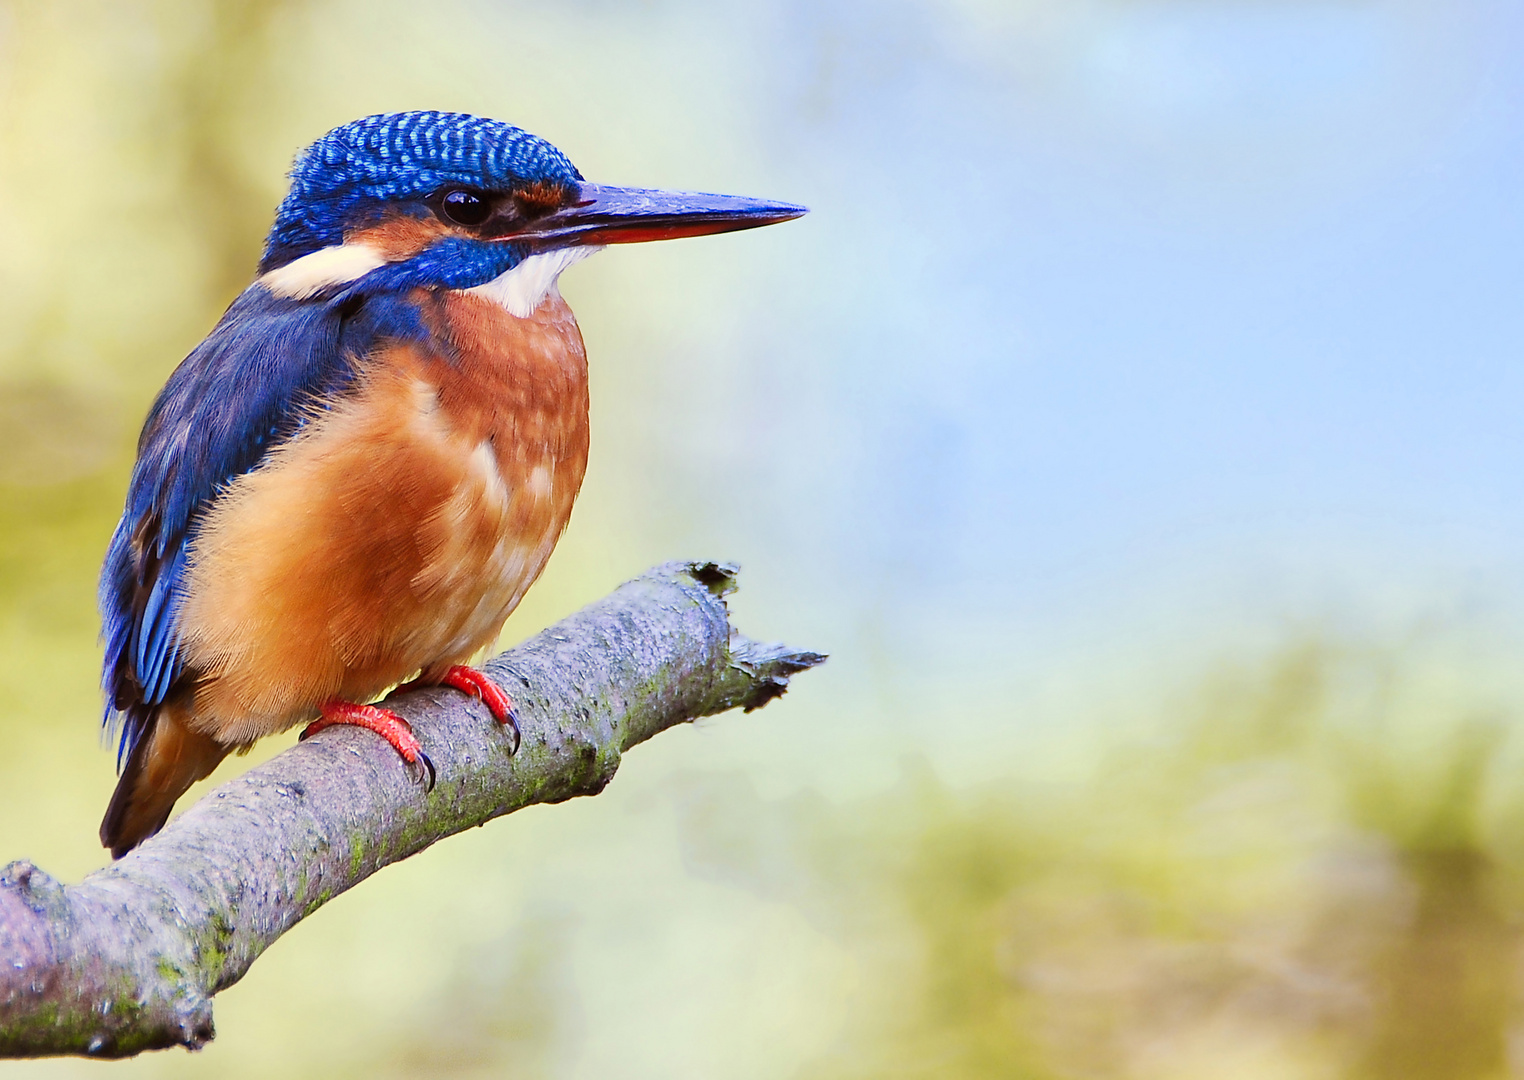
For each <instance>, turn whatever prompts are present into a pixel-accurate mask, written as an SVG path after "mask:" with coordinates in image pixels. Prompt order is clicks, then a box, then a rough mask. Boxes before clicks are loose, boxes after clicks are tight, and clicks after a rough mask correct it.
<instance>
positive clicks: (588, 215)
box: [100, 112, 805, 858]
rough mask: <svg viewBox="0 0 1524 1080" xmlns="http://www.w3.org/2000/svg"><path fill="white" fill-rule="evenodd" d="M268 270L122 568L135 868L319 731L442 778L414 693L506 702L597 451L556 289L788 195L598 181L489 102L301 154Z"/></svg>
mask: <svg viewBox="0 0 1524 1080" xmlns="http://www.w3.org/2000/svg"><path fill="white" fill-rule="evenodd" d="M290 180H291V186H290V189H289V191H288V193H287V194H286V196H285V198H284V199H283V200H282V202H281V203H280V205H279V207H278V208H277V210H276V213H275V223H274V225H273V227H272V228H271V230H270V234H269V238H268V240H267V241H266V244H265V248H264V255H263V257H262V258H261V260H260V262H259V266H258V270H257V274H256V276H255V278H254V281H253V283H252V284H250V285H249V286H248V288H246V289H245V290H244V291H243V292H242V293H241V294H240V295H239V296H238V297H237V298H236V299H234V300H233V302H232V304H231V305H230V306H229V307H228V309H227V311H226V313H225V314H224V315H223V316H222V318H221V320H220V321H219V322H218V323H217V324H216V326H215V327H213V329H212V331H211V333H210V334H208V335H207V337H206V339H205V340H204V341H202V342H201V344H200V345H198V346H197V347H196V348H195V349H194V350H192V351H191V353H190V355H189V356H187V357H186V358H185V360H184V361H182V362H181V364H180V365H179V367H177V368H176V369H175V371H174V372H173V373H172V374H171V375H170V377H169V380H168V382H167V383H166V384H165V385H164V388H163V389H162V390H161V391H160V392H159V395H158V397H157V399H156V400H155V401H154V403H153V406H152V408H151V409H150V410H149V413H148V418H147V420H146V421H145V423H144V425H143V430H142V434H141V436H140V437H139V439H138V450H137V461H136V464H135V465H134V467H133V470H132V475H131V479H130V481H129V483H128V489H127V497H126V507H125V509H124V511H123V513H122V517H121V521H120V523H119V524H118V525H117V527H116V531H115V533H114V534H113V535H112V538H111V542H110V545H109V547H108V549H107V552H106V558H105V563H104V566H103V567H102V570H101V582H100V607H101V614H102V624H103V627H102V639H103V642H104V645H105V658H104V670H103V675H102V682H103V686H104V689H105V694H106V699H107V703H106V716H105V722H106V727H107V730H108V732H113V733H115V734H116V736H117V738H118V749H117V763H118V768H119V771H120V778H119V780H118V783H117V786H116V790H115V793H114V794H113V795H112V798H111V802H110V804H109V806H108V808H107V810H106V816H105V819H104V820H103V821H102V823H101V830H100V836H101V842H102V843H103V844H104V845H105V846H106V847H108V848H110V849H111V853H112V856H113V857H115V858H120V857H121V856H122V855H124V854H126V853H127V852H128V851H129V850H131V849H132V848H133V847H134V846H136V845H137V844H139V843H141V842H142V841H143V840H144V839H146V838H147V837H149V836H152V835H153V834H154V833H156V832H158V830H159V829H160V828H162V827H163V825H164V822H165V821H166V820H167V819H168V817H169V813H170V811H171V810H172V809H173V807H174V804H175V801H176V800H177V799H178V798H179V797H180V796H181V795H182V794H184V793H185V791H186V790H187V789H188V788H189V787H190V786H191V784H193V783H195V782H196V781H197V780H200V779H202V778H204V777H206V776H207V775H209V774H210V773H211V771H212V770H213V769H214V768H216V766H217V765H218V763H219V762H221V761H222V759H223V758H224V757H226V756H227V755H228V754H229V753H231V752H233V751H235V750H246V749H248V748H249V747H250V746H251V745H253V743H254V742H255V740H257V739H260V738H262V737H264V736H266V735H273V734H275V733H277V732H281V731H285V730H287V729H289V728H292V727H294V726H296V725H298V724H307V725H308V726H307V727H306V729H305V730H304V732H303V737H304V738H305V737H306V736H307V735H310V734H313V733H314V732H316V731H318V730H321V729H322V728H324V727H327V726H330V725H334V724H354V725H359V726H362V727H365V728H368V729H370V730H371V731H374V732H375V733H376V734H378V735H380V736H381V737H382V738H384V739H385V740H386V741H387V742H389V743H390V744H391V745H392V746H393V747H394V748H395V749H396V751H397V753H398V754H399V755H400V757H401V759H402V761H403V762H405V763H406V768H407V769H408V770H409V771H410V773H412V774H413V776H414V778H415V779H416V780H418V781H419V782H424V783H427V784H428V785H429V786H432V783H433V777H434V767H433V765H432V763H431V762H430V761H429V759H428V758H427V757H426V756H425V755H424V754H423V751H422V749H421V747H420V745H419V742H418V740H417V738H416V736H415V735H414V734H413V732H412V729H411V728H410V727H409V725H408V724H407V722H406V721H405V720H404V719H403V718H402V717H400V716H398V715H397V714H396V713H394V712H392V711H391V710H389V709H386V708H384V707H382V706H381V705H379V704H376V702H378V701H379V700H381V699H382V697H383V695H384V694H386V693H387V692H388V691H389V690H391V689H392V688H394V687H397V686H399V685H403V684H409V685H441V686H449V687H453V688H455V689H457V690H460V691H462V692H465V693H470V694H473V695H476V696H478V697H480V698H481V699H482V700H483V702H485V703H486V705H487V706H488V708H489V709H490V710H491V712H492V714H493V716H494V717H495V718H496V719H497V721H498V722H499V723H501V724H503V725H504V726H505V729H506V730H507V731H508V732H509V734H510V736H511V737H510V740H509V746H510V750H511V749H512V748H514V747H516V746H517V739H518V731H517V725H516V722H515V713H514V706H513V701H512V699H511V698H510V697H509V695H508V694H507V693H506V692H505V691H504V690H503V689H502V688H501V687H500V686H498V685H497V684H496V683H495V682H493V681H492V680H491V679H490V678H489V677H487V676H486V675H485V674H484V673H483V672H481V671H480V670H478V669H476V668H474V667H471V666H470V664H471V661H472V660H473V659H474V658H476V657H478V656H479V655H481V654H482V653H483V652H484V651H485V650H486V649H487V648H488V647H489V646H490V645H491V644H492V642H493V641H494V640H495V639H496V638H497V636H498V634H499V632H500V631H501V629H502V626H503V623H504V621H505V620H506V619H507V618H508V616H509V615H510V614H511V613H512V612H513V610H514V608H515V607H517V606H518V603H519V601H520V600H521V599H523V597H524V594H525V592H526V591H527V590H528V589H529V587H530V585H532V584H533V583H534V581H535V579H536V578H537V577H538V576H539V574H540V571H541V570H542V569H543V568H544V566H545V563H546V561H547V560H548V559H549V557H550V553H551V550H552V549H553V548H554V547H555V545H556V541H557V540H558V539H559V537H560V535H561V532H562V530H563V529H565V527H566V524H567V521H568V519H569V518H570V515H571V511H572V504H573V502H574V501H575V499H576V497H577V492H578V489H579V488H580V487H581V485H582V476H583V472H584V471H585V469H586V466H587V457H588V389H587V357H586V352H585V350H584V348H583V343H582V336H581V333H580V331H579V330H578V328H577V322H576V319H575V318H574V317H573V316H572V312H571V309H570V308H568V307H567V305H566V302H565V301H564V300H563V299H562V298H561V294H560V292H559V290H558V289H557V280H558V278H559V276H560V275H561V273H562V272H563V271H564V270H566V269H567V268H568V267H570V266H572V265H573V264H574V263H577V262H579V261H580V260H582V259H584V258H586V257H587V256H588V255H590V254H592V253H593V252H596V251H598V250H599V249H600V248H602V247H603V246H605V245H608V244H628V243H638V242H642V241H648V240H665V239H671V238H677V237H687V236H703V235H706V234H712V233H722V232H729V231H732V230H736V229H748V228H754V227H756V226H760V225H768V224H772V223H774V222H779V221H785V220H788V219H790V218H795V217H798V216H800V215H801V214H803V213H805V208H804V207H801V206H796V205H793V204H790V203H783V202H772V201H764V200H760V199H751V198H743V197H739V196H726V195H707V194H699V193H693V192H676V191H658V190H648V189H640V188H623V187H610V186H606V185H601V184H592V183H588V182H587V181H585V180H584V179H583V178H582V174H581V173H580V172H578V171H577V169H576V167H575V166H573V165H572V163H571V161H570V160H568V158H567V157H566V155H565V154H563V153H562V152H561V151H560V150H558V149H556V147H554V146H552V145H551V144H550V143H548V142H546V141H545V140H543V139H540V138H537V137H536V136H534V135H531V134H529V133H528V132H526V131H524V130H522V129H521V128H518V127H515V126H513V125H511V124H507V123H503V122H501V121H498V120H491V119H487V118H484V117H478V116H471V115H467V114H464V113H450V112H403V113H387V114H382V115H376V116H368V117H365V118H363V119H360V120H356V121H353V122H351V123H348V124H344V125H342V126H340V127H337V128H334V129H333V130H332V131H330V132H328V133H327V134H326V135H324V136H323V137H322V138H320V139H318V140H317V142H315V143H313V144H312V145H311V146H310V147H308V148H307V149H306V150H305V151H303V152H302V153H300V154H299V155H297V158H296V161H295V164H294V165H293V166H292V169H291V173H290Z"/></svg>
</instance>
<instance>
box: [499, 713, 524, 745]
mask: <svg viewBox="0 0 1524 1080" xmlns="http://www.w3.org/2000/svg"><path fill="white" fill-rule="evenodd" d="M503 726H504V727H505V728H507V729H508V730H509V731H511V732H513V745H512V746H510V747H508V756H509V757H512V756H513V755H514V754H517V753H518V752H519V743H520V742H522V741H523V735H521V734H520V732H519V709H518V706H517V705H514V706H512V707H510V708H509V710H508V719H507V720H504V721H503Z"/></svg>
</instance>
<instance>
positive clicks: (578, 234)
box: [518, 184, 808, 248]
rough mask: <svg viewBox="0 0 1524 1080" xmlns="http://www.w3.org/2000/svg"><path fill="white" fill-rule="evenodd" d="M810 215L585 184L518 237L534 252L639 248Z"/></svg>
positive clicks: (723, 199)
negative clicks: (573, 247) (598, 246)
mask: <svg viewBox="0 0 1524 1080" xmlns="http://www.w3.org/2000/svg"><path fill="white" fill-rule="evenodd" d="M805 213H808V211H807V210H806V209H805V208H804V207H802V206H796V205H794V204H793V203H784V202H768V201H766V200H763V199H748V198H746V197H744V196H741V195H705V194H702V193H700V192H696V191H658V190H654V189H650V188H621V187H605V186H604V185H602V184H582V185H581V190H580V193H579V197H578V199H577V201H576V202H574V203H572V204H571V205H569V206H565V207H563V208H561V209H560V210H557V211H555V212H554V213H552V214H547V215H546V216H544V217H542V218H537V219H536V220H535V221H534V222H533V223H532V224H530V225H528V226H527V227H525V228H524V229H523V230H522V231H521V232H520V233H519V237H518V238H520V239H530V240H533V241H535V242H536V246H537V247H539V246H544V247H547V248H549V247H569V246H571V245H588V244H640V243H644V242H646V241H647V240H676V239H678V238H680V237H684V236H708V235H710V234H711V233H723V232H735V231H736V230H738V229H755V228H758V227H760V226H763V225H772V224H774V223H775V222H779V221H788V220H790V219H791V218H796V217H800V216H801V215H803V214H805Z"/></svg>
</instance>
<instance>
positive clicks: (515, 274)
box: [465, 246, 603, 319]
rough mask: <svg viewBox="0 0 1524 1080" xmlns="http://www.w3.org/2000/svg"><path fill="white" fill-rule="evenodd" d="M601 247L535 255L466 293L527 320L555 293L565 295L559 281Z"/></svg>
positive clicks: (577, 248)
mask: <svg viewBox="0 0 1524 1080" xmlns="http://www.w3.org/2000/svg"><path fill="white" fill-rule="evenodd" d="M602 250H603V249H602V248H601V247H582V246H578V247H564V248H556V249H555V250H554V251H545V252H541V253H540V254H539V255H531V256H529V258H527V259H525V260H524V261H523V262H521V263H519V264H518V265H517V266H515V267H514V268H513V269H512V270H509V271H507V272H506V273H502V274H499V275H498V276H497V277H495V278H493V279H492V280H491V281H489V282H487V283H486V284H485V285H477V286H476V287H475V288H471V289H467V290H465V291H466V292H468V293H472V294H474V295H476V296H480V297H483V298H485V299H487V300H491V301H492V302H493V303H494V304H497V305H498V306H499V307H501V308H503V310H505V311H507V312H508V314H510V315H514V316H516V317H518V318H520V319H527V318H529V316H531V315H533V314H534V313H535V309H536V308H538V307H539V306H540V305H541V304H542V303H544V302H545V298H546V297H547V296H550V295H551V294H553V293H554V294H555V295H556V296H559V295H561V294H560V293H559V292H558V291H557V289H556V279H557V278H559V277H560V276H561V272H562V271H563V270H565V269H566V268H567V267H568V266H573V265H575V264H576V263H579V262H581V261H582V260H583V259H585V258H587V257H588V256H589V255H591V254H593V253H594V252H596V251H602Z"/></svg>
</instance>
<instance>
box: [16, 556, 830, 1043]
mask: <svg viewBox="0 0 1524 1080" xmlns="http://www.w3.org/2000/svg"><path fill="white" fill-rule="evenodd" d="M734 579H735V568H734V567H732V566H727V565H721V564H715V563H668V564H666V565H664V566H660V567H657V568H656V569H654V570H652V571H650V572H649V573H647V574H646V575H645V576H643V577H640V578H637V579H636V580H634V581H631V582H629V583H627V584H625V585H623V586H621V587H620V588H619V589H618V590H616V591H615V592H614V593H612V594H611V595H609V596H608V597H606V598H604V599H603V600H600V601H599V602H597V603H595V604H593V605H591V606H589V607H587V608H585V609H583V610H582V611H580V612H578V613H577V614H576V615H573V616H572V617H571V618H569V619H566V620H565V621H563V622H561V623H558V624H556V625H555V626H553V627H551V628H550V629H549V630H546V631H545V632H544V633H542V634H540V635H539V636H538V637H536V638H534V639H533V640H531V641H528V642H526V643H525V644H523V645H520V646H519V647H517V648H515V649H512V650H510V651H509V652H506V653H504V654H503V655H501V656H499V657H497V658H496V659H494V660H492V661H491V662H490V663H489V664H488V665H487V669H486V670H487V671H488V672H489V673H490V674H492V675H493V676H494V677H495V678H496V679H497V680H498V681H499V682H500V683H501V684H502V685H503V687H504V688H505V689H506V690H508V692H509V693H510V694H512V695H513V697H514V699H515V701H516V702H517V704H518V707H519V725H520V728H521V730H522V732H523V741H522V745H521V746H520V748H519V750H518V753H517V754H510V746H511V737H510V734H509V732H508V731H507V730H506V729H505V728H503V727H501V726H499V725H498V724H497V723H496V721H494V720H493V719H492V717H491V715H490V714H489V713H488V712H487V709H486V708H485V706H483V705H482V704H481V703H480V702H478V701H476V700H475V699H473V698H470V697H467V696H466V695H464V694H460V693H458V692H456V691H453V690H447V689H428V690H419V691H415V692H412V693H409V694H406V695H402V696H399V697H396V698H394V699H392V700H391V701H389V702H388V707H390V708H395V709H396V710H397V711H398V712H400V713H401V714H402V715H403V716H405V717H407V718H408V719H409V721H411V722H412V724H413V725H414V729H415V731H416V732H417V735H418V737H419V740H420V741H421V742H422V744H423V748H424V750H425V752H426V753H428V755H429V756H430V757H431V758H432V759H433V762H434V764H435V766H436V768H437V770H438V782H437V784H436V786H435V787H434V789H433V791H432V792H429V793H425V792H424V790H423V789H422V787H420V786H419V784H417V783H416V782H414V781H413V780H411V779H410V778H409V775H408V772H407V770H406V769H405V768H404V767H403V766H402V763H401V762H400V761H399V760H398V758H397V755H396V753H395V752H394V751H393V750H392V749H391V748H390V747H389V746H387V745H386V743H384V742H383V741H382V740H380V739H378V738H377V737H376V736H374V735H372V734H371V733H369V732H366V731H362V730H359V729H356V728H347V727H345V728H331V729H329V730H327V731H324V732H322V733H320V734H318V735H316V736H314V737H313V738H311V739H309V740H307V741H306V742H302V743H298V744H297V745H296V746H294V747H292V748H291V749H289V750H287V751H286V752H285V753H283V754H280V755H279V756H277V757H275V758H273V759H272V760H270V761H268V762H266V763H265V764H263V765H261V766H259V767H257V768H255V769H251V770H250V771H249V772H247V773H245V774H244V775H243V776H240V777H239V778H237V779H236V780H233V781H231V782H230V783H227V784H224V785H223V786H222V787H220V788H218V789H217V790H216V791H214V792H212V793H211V794H209V795H207V796H206V797H205V798H204V799H202V800H201V801H200V802H199V803H196V804H195V805H194V806H191V807H190V808H189V809H187V810H186V811H185V812H184V813H183V814H181V815H180V816H179V817H178V818H176V819H174V820H173V821H171V822H170V823H169V825H168V826H167V827H166V828H165V829H164V831H163V832H161V833H160V834H159V835H158V836H156V837H154V838H152V839H151V840H149V841H147V842H146V843H144V844H143V845H141V846H140V847H138V848H137V849H136V850H134V851H132V852H130V853H129V854H128V855H127V856H126V857H125V858H123V859H121V860H119V861H117V862H115V863H113V864H112V865H110V866H107V867H105V868H104V869H101V870H98V871H96V872H95V873H93V874H90V875H89V876H88V877H86V878H85V879H84V880H83V881H81V882H80V883H79V884H77V885H63V884H60V883H59V882H57V881H55V880H54V879H53V878H51V877H49V876H48V875H47V874H45V873H43V872H42V871H41V870H39V869H38V868H37V867H35V866H33V865H32V864H31V863H29V862H26V861H20V862H13V863H11V864H10V865H9V866H7V867H6V868H5V869H4V870H3V871H0V1056H6V1057H22V1056H35V1055H44V1054H90V1055H95V1056H100V1057H127V1056H130V1055H133V1054H136V1053H139V1052H140V1051H143V1050H151V1049H158V1048H162V1047H168V1046H176V1045H179V1046H186V1047H189V1048H191V1049H196V1048H199V1047H200V1046H202V1045H203V1044H204V1043H206V1042H207V1040H209V1039H211V1038H212V1036H213V1029H212V996H213V995H214V994H216V993H217V992H218V991H220V990H222V989H224V988H226V987H228V986H231V985H232V984H233V983H235V982H237V981H238V980H239V979H240V978H242V977H243V975H244V973H245V972H247V971H248V970H249V966H250V965H251V964H252V963H253V962H254V961H255V959H257V958H258V957H259V955H260V953H262V952H263V951H264V950H265V949H266V948H268V947H269V946H270V944H271V943H272V942H274V941H275V939H276V938H278V937H280V935H281V934H283V933H285V932H286V931H287V930H289V929H290V928H291V927H292V926H294V925H295V924H296V923H297V922H299V921H300V920H301V919H303V918H304V917H306V916H307V915H310V914H311V913H312V912H314V911H316V910H317V909H318V908H320V907H322V906H323V904H324V903H326V902H327V901H328V900H330V899H332V898H333V897H335V896H337V895H338V894H339V893H342V892H343V891H344V890H346V889H349V888H351V887H352V886H354V885H356V884H358V883H359V882H361V881H363V880H365V878H367V877H369V876H370V875H371V874H373V873H375V872H376V871H377V870H379V869H381V868H382V867H383V866H386V865H387V864H388V863H393V862H396V861H398V860H399V859H405V858H407V857H408V856H410V855H415V854H417V853H418V852H420V851H422V850H423V849H424V848H426V847H428V846H429V845H430V844H432V843H434V842H435V841H436V840H440V839H442V838H444V837H446V836H450V835H452V834H454V833H457V832H460V831H462V830H463V829H467V828H470V827H471V826H474V825H480V824H482V823H483V822H485V821H488V820H490V819H492V818H495V817H498V816H500V815H502V814H508V813H512V812H513V811H514V810H518V809H520V808H521V807H524V806H528V805H530V804H533V803H542V802H561V801H563V800H565V799H570V798H573V797H575V796H578V795H595V794H597V793H598V792H599V791H602V790H603V788H604V786H605V785H606V784H607V783H608V782H609V780H610V779H611V778H612V777H613V775H614V770H615V769H617V768H618V766H619V759H620V755H621V754H622V753H623V752H624V751H626V750H628V749H629V748H630V747H632V746H634V745H636V744H637V743H640V742H644V741H645V740H646V739H649V738H650V737H651V736H653V735H655V734H657V733H658V732H661V731H664V730H666V729H667V728H669V727H672V726H674V725H676V724H680V723H683V722H685V721H688V720H692V719H694V718H696V717H700V716H709V715H712V714H714V713H718V712H723V711H725V710H727V709H732V708H736V707H740V708H744V709H746V710H748V711H749V710H751V709H755V708H758V707H760V706H762V705H765V704H766V703H767V702H768V701H770V700H772V699H773V698H775V697H777V696H778V695H780V694H782V693H783V691H784V690H785V688H786V687H787V686H788V680H789V677H790V676H791V675H793V674H795V673H797V672H799V671H802V670H804V669H805V668H808V667H812V666H814V665H815V664H818V663H820V662H821V661H822V660H824V659H825V658H824V657H823V656H820V655H818V654H816V653H810V652H800V651H795V650H791V649H788V648H786V647H784V646H781V645H762V644H759V643H757V642H755V641H751V640H749V639H747V638H744V637H741V636H740V635H738V634H735V633H734V632H733V631H732V630H731V628H730V623H729V616H728V613H727V611H726V608H725V603H724V599H723V597H724V596H725V595H726V594H727V593H729V592H730V591H732V590H733V588H734Z"/></svg>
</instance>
